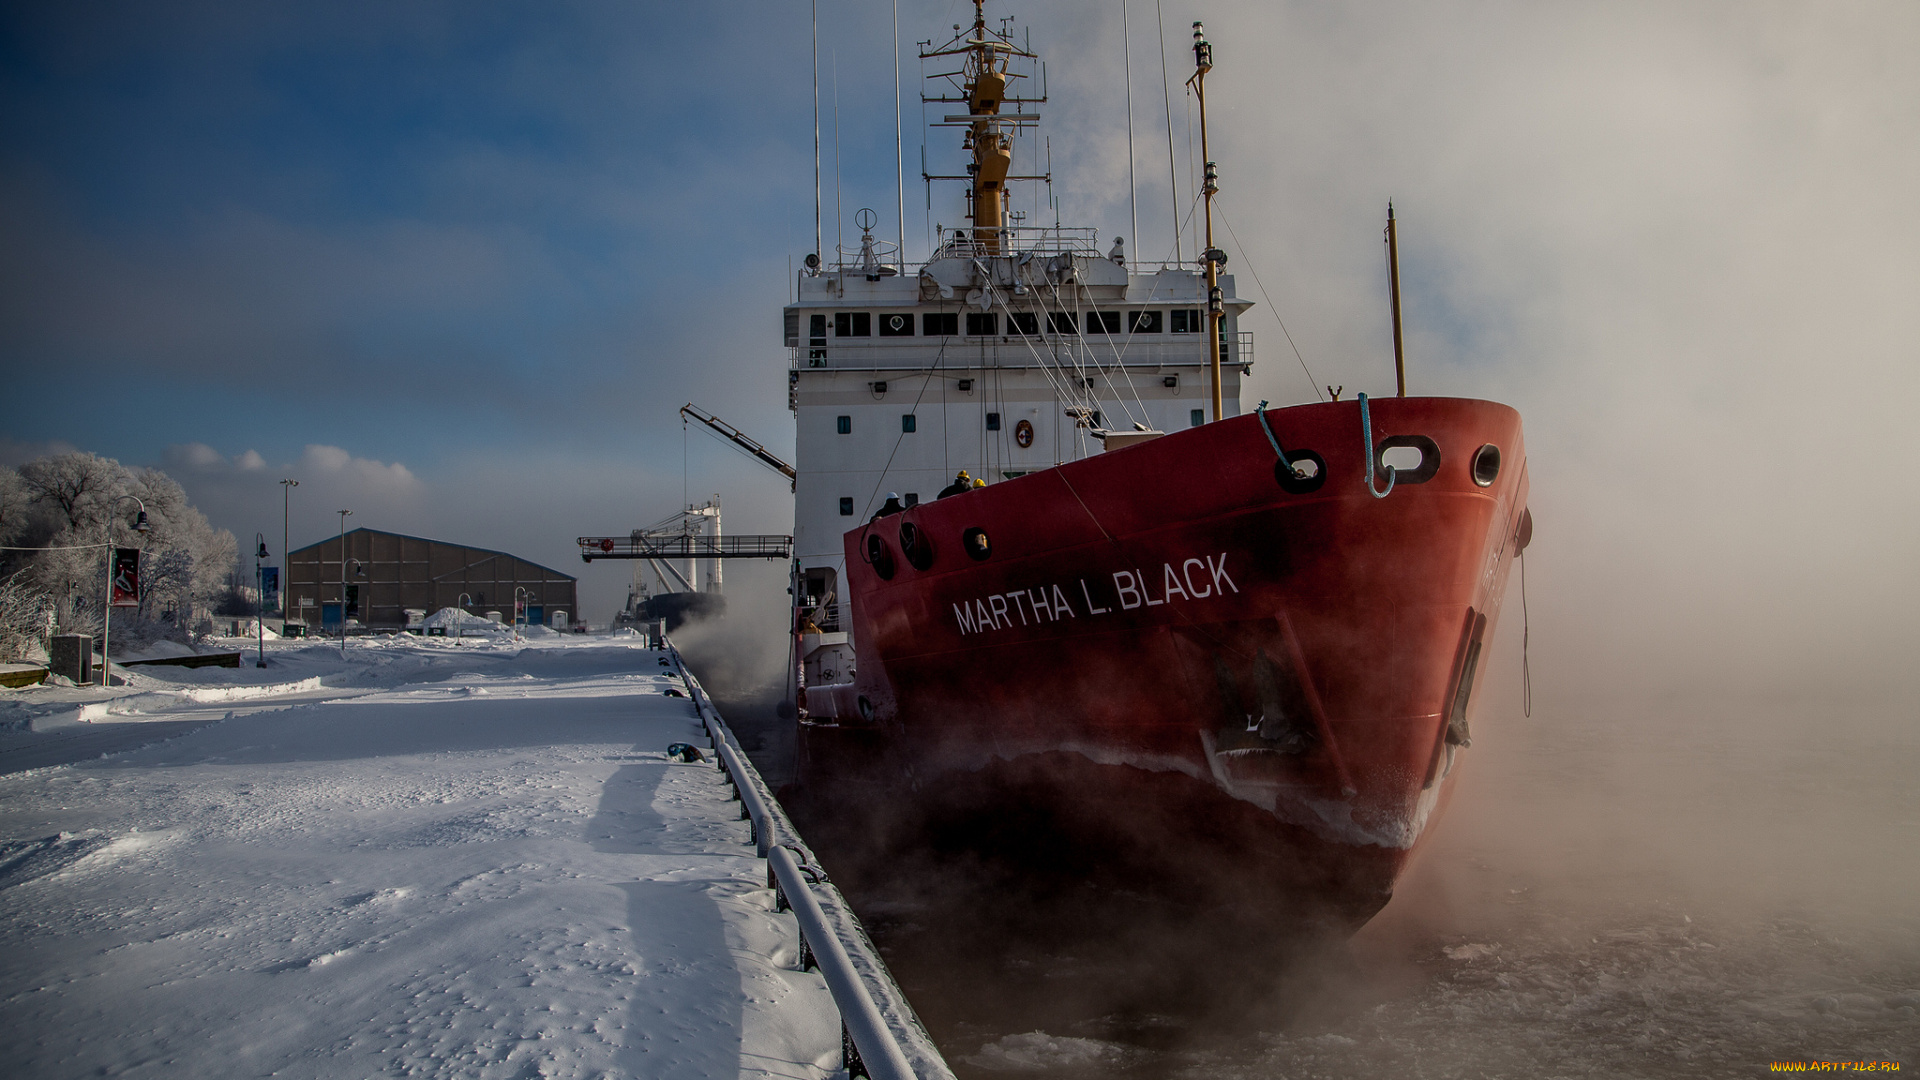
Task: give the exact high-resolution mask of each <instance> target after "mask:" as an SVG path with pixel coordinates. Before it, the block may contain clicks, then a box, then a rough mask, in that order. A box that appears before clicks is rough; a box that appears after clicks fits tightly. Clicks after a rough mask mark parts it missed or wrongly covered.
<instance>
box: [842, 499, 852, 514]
mask: <svg viewBox="0 0 1920 1080" xmlns="http://www.w3.org/2000/svg"><path fill="white" fill-rule="evenodd" d="M840 516H841V517H852V516H853V496H851V495H842V496H840Z"/></svg>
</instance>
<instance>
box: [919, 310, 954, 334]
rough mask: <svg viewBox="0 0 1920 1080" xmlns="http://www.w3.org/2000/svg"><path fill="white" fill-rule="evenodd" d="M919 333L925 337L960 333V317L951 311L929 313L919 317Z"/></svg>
mask: <svg viewBox="0 0 1920 1080" xmlns="http://www.w3.org/2000/svg"><path fill="white" fill-rule="evenodd" d="M920 332H921V333H922V334H925V335H926V336H927V337H936V336H940V335H952V334H957V333H959V332H960V315H959V313H958V312H953V311H929V312H927V313H926V314H924V315H922V316H920Z"/></svg>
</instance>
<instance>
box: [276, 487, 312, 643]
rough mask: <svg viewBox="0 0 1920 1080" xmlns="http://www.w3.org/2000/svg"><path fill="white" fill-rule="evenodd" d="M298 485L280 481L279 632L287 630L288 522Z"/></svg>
mask: <svg viewBox="0 0 1920 1080" xmlns="http://www.w3.org/2000/svg"><path fill="white" fill-rule="evenodd" d="M299 486H300V481H298V480H282V481H280V491H281V494H282V495H284V496H285V498H283V499H282V500H281V506H280V550H281V552H282V553H283V554H284V556H285V557H283V558H282V559H281V560H280V561H281V563H282V564H284V565H283V566H282V567H281V570H280V632H281V633H282V634H284V633H286V632H287V595H288V593H289V591H290V590H291V588H292V586H293V565H292V562H293V560H292V555H293V543H292V539H291V536H292V529H291V528H289V523H290V522H291V521H292V518H293V489H294V488H297V487H299ZM319 579H320V575H318V574H315V575H314V585H315V586H316V588H315V591H316V592H317V591H318V586H319V584H320V580H319Z"/></svg>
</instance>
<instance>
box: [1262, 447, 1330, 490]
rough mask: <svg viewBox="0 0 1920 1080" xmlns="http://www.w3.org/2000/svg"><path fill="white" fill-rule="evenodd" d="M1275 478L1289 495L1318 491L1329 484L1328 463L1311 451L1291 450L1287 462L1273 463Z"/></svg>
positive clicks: (1288, 452)
mask: <svg viewBox="0 0 1920 1080" xmlns="http://www.w3.org/2000/svg"><path fill="white" fill-rule="evenodd" d="M1273 478H1274V479H1275V480H1278V481H1279V482H1280V487H1281V489H1282V490H1283V491H1285V492H1286V493H1287V494H1289V495H1305V494H1307V493H1308V492H1310V491H1318V490H1320V485H1321V484H1324V483H1326V482H1327V461H1326V459H1325V458H1323V457H1321V456H1320V455H1319V454H1316V453H1314V452H1313V451H1311V450H1289V451H1287V460H1286V461H1276V462H1274V463H1273Z"/></svg>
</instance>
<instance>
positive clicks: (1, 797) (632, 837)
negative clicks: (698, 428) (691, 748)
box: [0, 638, 946, 1078]
mask: <svg viewBox="0 0 1920 1080" xmlns="http://www.w3.org/2000/svg"><path fill="white" fill-rule="evenodd" d="M269 659H270V661H272V666H270V667H269V668H266V669H264V670H262V669H255V668H252V667H247V668H242V669H240V670H238V671H234V670H228V669H207V670H200V671H193V670H169V671H167V672H166V673H165V674H164V675H149V674H145V673H142V674H140V675H136V676H133V677H132V683H133V685H130V686H128V687H124V688H116V694H115V695H114V696H113V697H111V698H108V697H106V696H104V695H105V692H104V691H100V690H97V689H85V688H80V689H71V688H70V689H65V690H62V689H57V688H48V689H39V690H28V691H8V692H7V701H6V703H5V708H4V709H0V723H6V724H8V725H10V726H12V727H14V728H15V729H19V730H15V731H12V732H8V733H5V734H0V770H6V771H7V772H8V775H4V776H0V838H4V839H3V840H0V1040H4V1042H5V1044H6V1045H7V1046H8V1047H9V1048H10V1051H9V1059H10V1061H11V1062H12V1065H11V1067H12V1068H13V1069H14V1070H17V1071H18V1073H19V1074H20V1075H35V1076H73V1075H81V1074H93V1073H106V1074H117V1073H124V1072H133V1071H136V1070H140V1069H148V1070H154V1071H155V1072H156V1073H158V1074H166V1075H199V1076H242V1075H244V1076H260V1075H269V1074H274V1073H285V1074H288V1075H302V1076H341V1077H366V1076H402V1075H461V1076H479V1077H524V1076H543V1077H575V1076H579V1077H600V1076H645V1077H662V1078H664V1077H714V1076H726V1077H733V1076H772V1077H831V1076H835V1075H846V1071H845V1058H844V1056H843V1055H844V1050H845V1048H844V1046H843V1034H842V1033H843V1030H854V1031H855V1037H856V1038H858V1037H859V1033H858V1030H857V1029H858V1025H857V1023H855V1022H854V1020H853V1019H852V1018H850V1019H849V1023H848V1027H847V1028H844V1029H843V1027H842V1020H841V1017H842V1013H843V1012H844V1011H845V1010H844V1009H843V1008H841V1007H837V1006H836V1001H835V990H834V989H830V987H829V983H828V979H827V978H824V977H823V975H822V974H821V972H820V971H818V970H816V969H812V965H806V964H803V963H802V957H801V955H800V952H801V948H800V941H801V936H800V929H801V926H800V923H798V922H797V921H796V916H795V914H794V913H793V912H792V911H788V910H782V909H783V908H785V907H786V906H787V904H786V903H784V902H783V901H784V900H789V899H791V900H794V901H795V904H794V906H795V907H797V908H800V909H802V914H803V915H809V917H811V918H813V919H814V920H815V925H816V926H825V927H827V928H829V933H830V934H831V936H832V938H833V940H832V941H822V940H819V937H820V935H819V933H818V932H817V931H816V933H815V934H814V935H812V937H813V940H811V941H810V942H809V944H810V945H811V949H810V951H811V952H812V953H813V954H815V955H818V956H821V957H822V958H823V962H824V958H825V956H826V954H827V953H829V952H831V951H834V950H835V949H836V948H837V949H838V950H839V951H841V952H842V953H848V952H851V953H852V954H853V956H852V961H851V965H852V968H853V969H854V970H855V974H856V975H858V976H859V977H860V979H861V980H862V983H863V987H864V992H865V995H866V997H867V999H868V1001H869V1002H870V1003H871V1006H872V1009H873V1014H874V1015H878V1016H879V1017H880V1019H881V1022H882V1023H883V1024H884V1025H886V1026H888V1027H889V1029H890V1031H891V1033H892V1035H894V1036H897V1038H896V1039H895V1040H894V1046H895V1052H897V1053H898V1055H899V1057H896V1058H894V1059H893V1060H895V1061H898V1060H900V1059H905V1060H906V1061H908V1062H909V1064H910V1067H911V1068H912V1069H913V1071H914V1072H916V1073H917V1074H919V1075H922V1076H942V1075H946V1069H945V1066H944V1064H942V1063H940V1061H939V1057H938V1054H937V1053H936V1052H934V1051H933V1050H932V1047H931V1044H928V1043H925V1041H924V1036H923V1035H919V1034H918V1025H917V1023H915V1022H914V1021H913V1019H912V1015H911V1012H910V1011H908V1010H907V1009H906V1007H905V1003H904V1001H901V1000H898V998H897V995H898V991H897V990H895V989H893V988H892V984H891V980H890V979H889V978H887V977H886V974H885V969H884V967H881V966H880V965H879V962H878V960H877V958H875V957H873V956H872V954H871V952H870V951H867V950H866V946H865V939H864V935H863V934H861V932H860V930H859V927H858V923H857V921H855V920H854V919H853V917H852V914H851V912H849V911H847V910H846V908H845V905H844V903H843V902H842V901H840V899H839V896H838V894H837V892H835V891H834V890H833V889H832V888H831V886H830V885H826V884H824V883H822V884H819V885H815V884H813V883H812V882H805V883H804V885H803V887H804V888H805V889H806V891H807V895H806V896H800V897H795V896H792V895H791V894H792V893H793V892H794V890H793V888H792V887H791V886H789V887H787V888H784V889H782V890H779V892H778V893H777V892H776V890H775V889H772V888H770V887H769V884H770V883H769V863H768V862H767V860H766V859H765V858H763V857H762V856H761V851H762V850H763V849H764V848H766V847H769V846H777V845H781V844H791V845H792V847H790V848H787V847H781V848H778V850H779V852H780V853H781V854H778V855H776V860H777V861H781V862H782V863H783V865H785V866H787V867H788V869H789V875H788V877H789V879H790V880H791V879H792V874H793V871H795V870H798V868H799V867H800V866H801V865H803V864H805V863H806V862H809V861H810V859H808V858H807V857H806V856H805V849H804V847H802V846H800V845H799V844H798V841H797V837H792V836H791V835H790V833H789V832H786V831H783V830H788V829H789V828H790V827H789V826H787V825H785V823H784V817H779V816H778V811H777V804H776V805H775V806H774V807H773V808H772V809H771V811H769V810H768V808H767V807H766V806H765V805H764V804H765V803H768V802H770V801H771V799H770V793H768V792H766V790H765V787H764V785H763V784H762V783H761V782H760V780H759V778H758V776H757V775H754V774H753V773H752V771H751V767H750V766H747V765H745V762H744V757H743V756H741V755H739V754H738V747H737V745H736V744H733V743H732V742H731V737H730V735H728V734H727V733H726V731H725V727H724V724H722V723H719V722H718V720H717V717H714V716H713V715H712V714H711V712H710V706H709V705H708V703H707V702H706V701H705V700H704V696H703V695H702V693H701V691H700V690H699V687H698V683H697V680H694V679H692V678H691V676H690V675H686V674H684V673H683V672H682V671H681V669H680V668H679V667H678V666H677V658H676V657H674V656H673V654H672V653H671V652H670V651H667V652H658V651H655V650H651V649H647V648H645V647H643V642H642V641H641V640H640V639H638V638H613V639H606V638H602V639H586V640H582V639H565V638H554V639H546V640H541V641H535V642H524V643H512V642H506V641H499V640H489V641H482V642H475V641H464V642H448V641H446V640H445V639H437V638H436V639H408V638H398V639H387V640H380V639H373V640H365V641H354V642H350V643H349V644H348V645H347V646H346V648H345V650H344V651H342V650H341V649H340V648H338V647H336V646H332V645H318V644H305V643H296V642H284V643H279V644H278V645H276V646H274V647H273V648H271V649H270V652H269ZM663 659H664V660H666V661H667V662H666V663H665V664H662V663H661V661H662V660H663ZM688 695H691V696H688ZM69 713H70V714H73V716H74V718H76V719H81V720H83V721H84V722H82V723H79V724H68V725H64V726H59V727H58V730H54V731H47V732H42V733H33V732H30V731H27V730H24V729H26V728H29V727H31V726H33V725H32V723H31V721H32V720H33V719H34V718H36V717H39V716H42V715H43V714H44V715H65V714H69ZM709 725H712V727H713V729H714V731H715V737H714V739H713V741H712V742H711V743H710V742H709V732H708V728H709ZM142 728H146V729H147V730H150V731H152V732H153V733H154V736H155V738H156V739H158V740H160V741H152V742H150V743H149V744H148V745H144V746H142V745H140V743H141V742H143V741H145V740H142V739H141V738H140V737H139V734H140V730H141V729H142ZM74 730H84V731H85V732H86V735H87V736H89V737H92V736H96V735H99V736H102V737H110V741H109V744H108V750H107V752H106V753H105V754H104V756H102V755H101V754H100V753H99V752H96V751H94V750H93V749H92V744H81V743H74V742H71V739H72V738H73V736H72V735H71V732H73V731H74ZM61 738H66V739H68V740H69V742H68V743H66V744H64V745H70V746H73V747H74V748H76V750H78V751H81V752H85V753H86V756H85V757H84V758H83V759H79V760H72V761H69V762H67V763H64V764H57V765H49V764H45V763H44V762H43V761H41V760H37V759H36V760H33V761H31V762H25V759H23V758H21V756H20V755H22V754H28V755H31V754H33V753H39V754H40V755H41V756H42V758H44V757H45V756H46V754H47V753H48V748H49V747H50V746H52V745H55V744H54V743H52V742H49V741H48V740H57V739H61ZM96 741H97V740H96ZM676 742H686V743H692V744H694V745H696V746H697V747H699V748H700V749H701V750H702V752H703V753H704V754H705V755H706V756H707V758H708V760H705V761H680V760H673V759H669V758H668V757H667V755H666V754H665V750H666V748H667V747H668V746H669V745H670V744H672V743H676ZM710 746H712V747H715V749H709V747H710ZM719 747H725V748H726V752H725V753H724V755H722V754H720V753H719V751H718V749H717V748H719ZM72 756H75V757H77V756H78V754H77V753H76V754H74V755H72ZM716 756H721V757H724V759H725V760H726V761H727V764H728V766H729V767H728V769H726V770H724V771H723V770H722V769H718V768H716V767H715V761H714V760H713V759H714V758H715V757H716ZM10 759H11V760H14V761H20V762H25V763H28V764H31V765H34V766H36V767H30V768H24V769H21V768H19V766H18V765H15V766H12V767H9V765H8V761H9V760H10ZM15 770H18V771H15ZM730 781H731V782H730ZM735 785H738V786H739V787H740V789H741V791H742V795H741V796H739V797H744V798H746V799H747V800H748V801H749V802H754V803H756V804H757V805H758V806H759V812H758V814H757V815H756V816H757V817H758V818H759V820H757V821H749V820H742V813H741V809H742V806H743V803H742V802H739V801H735V799H736V797H737V796H736V794H735ZM769 815H771V816H769ZM756 833H758V834H759V837H758V838H759V839H761V840H763V841H764V843H762V844H756V843H755V840H756V835H755V834H756ZM795 855H798V856H799V857H798V858H794V857H793V856H795ZM838 989H841V990H842V991H844V990H845V987H840V988H838ZM864 1056H865V1057H866V1058H868V1059H872V1060H871V1065H872V1066H873V1070H872V1071H873V1072H874V1073H875V1074H876V1075H885V1071H884V1070H885V1067H886V1066H885V1063H884V1062H883V1061H881V1060H879V1057H881V1056H884V1054H883V1055H876V1054H873V1053H867V1054H865V1055H864Z"/></svg>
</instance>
